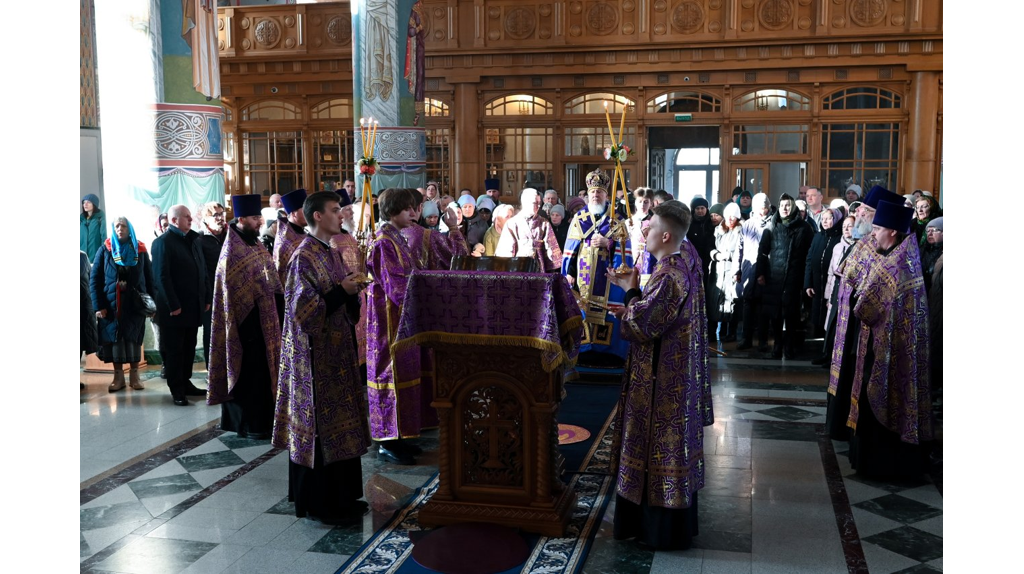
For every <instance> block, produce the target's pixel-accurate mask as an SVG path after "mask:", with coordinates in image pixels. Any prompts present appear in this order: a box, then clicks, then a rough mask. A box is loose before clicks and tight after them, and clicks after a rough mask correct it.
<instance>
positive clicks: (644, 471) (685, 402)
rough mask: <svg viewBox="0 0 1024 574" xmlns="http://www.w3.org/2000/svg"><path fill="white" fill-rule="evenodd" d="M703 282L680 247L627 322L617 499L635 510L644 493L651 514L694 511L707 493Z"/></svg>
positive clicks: (693, 257) (708, 405)
mask: <svg viewBox="0 0 1024 574" xmlns="http://www.w3.org/2000/svg"><path fill="white" fill-rule="evenodd" d="M684 244H685V243H684ZM702 277H703V274H702V272H701V259H700V256H699V255H697V253H696V251H695V250H694V249H689V248H686V247H683V248H682V249H681V250H680V252H679V253H677V254H674V255H670V256H668V257H665V258H663V259H662V260H661V261H658V263H657V264H656V265H655V268H654V272H653V273H652V274H651V279H650V281H648V283H647V288H646V289H645V291H644V294H643V297H642V298H640V299H634V300H633V301H632V302H631V303H630V305H629V306H628V307H627V308H626V313H625V315H624V316H623V318H622V337H623V339H626V340H628V341H629V342H630V346H629V355H628V359H627V362H626V369H625V373H626V374H625V376H624V378H623V389H622V396H621V397H620V399H619V409H618V414H617V416H618V417H619V421H618V422H619V425H618V426H617V428H618V429H621V433H622V434H621V436H620V437H619V442H620V446H621V450H620V451H619V453H618V458H617V459H613V460H615V462H616V463H617V464H616V466H617V467H618V468H617V472H616V474H617V485H616V493H617V494H618V495H619V496H621V497H623V498H625V499H626V500H629V501H630V502H632V503H634V504H638V505H639V504H641V503H642V500H641V498H642V496H643V492H644V490H645V488H646V491H647V504H648V505H650V506H659V507H664V508H673V509H680V508H689V507H690V505H691V504H692V500H693V493H694V492H696V491H697V490H699V489H700V488H702V487H703V486H704V427H705V426H708V425H711V424H713V423H714V409H713V408H712V401H711V381H710V378H709V376H708V347H707V317H706V315H705V308H704V288H703V279H702ZM655 351H657V355H655Z"/></svg>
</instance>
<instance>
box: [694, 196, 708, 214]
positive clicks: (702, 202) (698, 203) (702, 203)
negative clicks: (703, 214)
mask: <svg viewBox="0 0 1024 574" xmlns="http://www.w3.org/2000/svg"><path fill="white" fill-rule="evenodd" d="M707 206H708V200H706V199H704V198H703V197H695V198H693V199H691V200H690V211H693V210H694V209H697V208H698V207H707Z"/></svg>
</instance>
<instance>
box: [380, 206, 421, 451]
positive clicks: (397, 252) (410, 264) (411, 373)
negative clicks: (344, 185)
mask: <svg viewBox="0 0 1024 574" xmlns="http://www.w3.org/2000/svg"><path fill="white" fill-rule="evenodd" d="M414 192H415V190H411V189H395V188H389V189H386V190H384V191H383V192H381V195H380V199H379V201H378V204H379V206H380V211H381V216H382V217H383V218H384V220H385V222H384V224H383V225H381V227H380V229H379V230H378V231H377V236H376V240H375V242H374V244H373V250H372V252H371V253H370V258H369V260H368V261H367V268H368V269H369V271H370V275H371V276H372V277H373V283H372V284H371V285H370V290H369V292H370V294H369V296H368V301H369V309H367V325H366V375H367V386H368V391H367V394H368V396H369V403H370V434H371V435H372V436H373V439H374V440H375V441H380V442H381V444H380V445H379V447H378V456H379V457H380V458H382V459H384V460H387V461H389V462H393V463H397V464H414V463H415V457H414V455H415V454H416V450H417V449H416V447H415V446H414V445H412V444H411V443H409V442H407V441H405V440H404V439H408V438H413V437H418V436H420V432H421V431H422V430H423V429H424V428H431V427H435V426H437V412H436V411H435V410H434V408H433V407H431V406H430V402H431V400H433V389H431V388H424V386H423V385H422V380H421V377H420V372H421V365H420V352H419V349H417V348H409V349H405V350H403V351H399V352H398V353H394V354H392V352H391V344H392V343H394V342H395V340H394V339H395V333H396V332H397V330H398V319H399V318H400V317H401V314H402V304H403V303H404V301H405V290H406V286H407V284H408V281H409V275H410V274H411V273H412V271H413V269H415V268H416V266H417V263H416V258H415V256H414V255H413V254H412V252H411V251H410V250H409V245H408V243H407V242H406V240H405V237H404V236H403V235H402V229H404V228H406V227H410V226H412V225H416V211H417V208H416V198H415V196H414V195H413V193H414Z"/></svg>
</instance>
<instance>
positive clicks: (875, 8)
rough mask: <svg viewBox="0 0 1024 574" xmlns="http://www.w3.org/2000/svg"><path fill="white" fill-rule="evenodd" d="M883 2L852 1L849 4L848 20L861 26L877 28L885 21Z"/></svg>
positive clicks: (868, 0) (884, 4) (879, 0)
mask: <svg viewBox="0 0 1024 574" xmlns="http://www.w3.org/2000/svg"><path fill="white" fill-rule="evenodd" d="M885 10H886V3H885V0H853V2H851V3H850V20H853V23H854V24H856V25H858V26H862V27H865V28H866V27H869V26H877V25H879V24H881V23H882V20H885Z"/></svg>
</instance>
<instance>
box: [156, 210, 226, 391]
mask: <svg viewBox="0 0 1024 574" xmlns="http://www.w3.org/2000/svg"><path fill="white" fill-rule="evenodd" d="M167 216H168V219H169V220H170V224H171V226H170V227H169V228H168V230H167V233H164V234H163V235H161V236H160V237H157V238H156V240H154V241H153V269H154V273H153V279H154V283H155V284H156V309H157V314H158V315H159V316H160V355H161V357H162V358H163V361H164V364H165V365H166V366H167V386H168V387H170V389H171V396H172V397H173V398H174V404H176V405H178V406H188V404H189V402H188V399H187V398H186V397H187V396H192V397H204V396H206V391H204V390H201V389H198V388H196V386H195V385H193V384H192V381H190V380H189V379H190V378H191V377H192V363H193V362H194V361H195V352H196V339H197V337H198V335H199V326H200V325H202V323H203V314H204V313H205V312H206V311H208V310H209V309H210V303H211V302H212V295H211V294H210V290H209V289H207V288H206V282H207V281H208V279H207V277H206V259H205V257H204V256H203V248H202V245H201V243H200V242H199V241H197V238H198V237H199V234H198V233H196V232H195V231H192V214H191V213H190V212H189V210H188V208H187V207H185V206H184V205H175V206H174V207H171V209H170V210H168V212H167ZM209 280H211V281H212V278H210V279H209Z"/></svg>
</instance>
